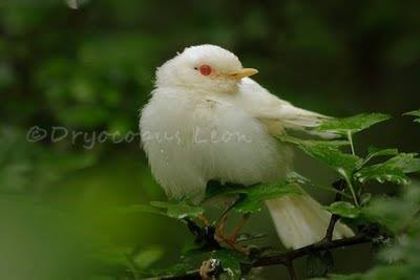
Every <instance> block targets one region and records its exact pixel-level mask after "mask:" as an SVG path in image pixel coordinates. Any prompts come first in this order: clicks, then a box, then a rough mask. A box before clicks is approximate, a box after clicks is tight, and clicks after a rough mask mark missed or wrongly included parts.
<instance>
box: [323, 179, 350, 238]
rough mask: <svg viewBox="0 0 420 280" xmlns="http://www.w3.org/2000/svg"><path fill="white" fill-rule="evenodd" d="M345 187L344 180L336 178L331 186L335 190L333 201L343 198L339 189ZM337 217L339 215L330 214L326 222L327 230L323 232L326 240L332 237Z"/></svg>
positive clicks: (338, 217)
mask: <svg viewBox="0 0 420 280" xmlns="http://www.w3.org/2000/svg"><path fill="white" fill-rule="evenodd" d="M345 187H346V181H344V180H338V181H336V182H334V183H333V188H334V189H335V190H337V193H336V194H335V198H334V202H338V201H341V199H342V198H343V196H342V194H341V191H342V190H344V189H345ZM339 219H340V216H338V215H337V214H332V215H331V219H330V223H329V224H328V228H327V232H326V233H325V240H326V241H331V240H332V239H333V235H334V228H335V224H336V223H337V222H338V220H339Z"/></svg>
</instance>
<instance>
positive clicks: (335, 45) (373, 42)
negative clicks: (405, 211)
mask: <svg viewBox="0 0 420 280" xmlns="http://www.w3.org/2000/svg"><path fill="white" fill-rule="evenodd" d="M81 2H82V3H81V4H82V5H81V7H80V9H78V10H72V9H70V8H68V7H67V6H66V4H65V2H63V1H52V0H50V1H35V0H32V1H31V0H13V1H4V0H3V1H2V2H0V98H1V99H0V101H1V102H0V108H1V110H0V219H1V220H0V221H1V230H0V248H1V250H0V278H2V279H69V278H66V277H70V279H115V277H114V276H113V275H120V274H121V273H123V272H124V271H125V269H124V267H125V266H128V264H127V258H126V256H127V254H130V252H132V251H133V248H136V250H137V251H138V252H139V253H138V254H137V256H136V262H137V265H138V266H139V267H140V268H141V269H146V268H150V267H164V266H165V265H169V264H171V263H174V262H177V257H178V256H179V255H180V252H181V250H182V248H184V247H185V246H186V245H187V244H188V243H189V242H190V240H191V236H190V235H189V233H188V231H187V230H186V229H185V227H184V226H183V225H181V224H179V223H177V222H176V221H172V220H170V219H168V218H165V217H161V216H156V215H152V214H145V213H141V212H136V211H131V210H130V209H132V208H130V206H131V205H135V204H147V203H148V202H149V201H151V200H165V196H164V194H163V192H162V191H161V190H160V188H159V187H158V186H157V184H156V183H155V182H154V180H153V178H152V176H151V174H150V170H149V168H148V166H147V161H146V159H145V156H144V153H143V152H142V150H141V148H140V146H139V138H138V136H137V137H136V138H135V139H134V140H133V139H132V141H123V142H122V143H112V141H110V140H108V141H105V143H97V144H96V145H94V147H91V146H90V145H89V141H91V140H92V137H94V136H95V135H96V136H98V135H99V132H100V131H107V132H109V133H119V135H123V136H124V135H127V133H129V132H130V131H132V132H133V133H137V130H138V129H137V123H138V115H139V109H140V108H141V107H142V106H143V105H144V104H145V102H146V101H147V99H148V98H149V92H150V91H151V89H152V88H153V79H154V71H155V68H156V67H157V66H159V65H160V64H162V63H163V62H164V61H166V60H167V59H169V58H171V57H172V56H174V55H175V53H176V52H177V51H182V50H183V48H184V47H187V46H190V45H196V44H203V43H211V44H217V45H220V46H222V47H225V48H227V49H230V50H231V51H233V52H235V53H236V54H237V55H238V56H239V57H240V59H241V60H242V62H243V64H244V65H246V66H249V67H255V68H257V69H259V70H260V73H259V74H258V75H257V76H255V79H256V80H257V81H258V82H259V83H261V84H262V85H264V86H265V87H267V88H268V89H269V90H270V91H272V92H273V93H275V94H276V95H278V96H280V97H282V98H284V99H287V100H289V101H291V102H292V103H294V104H296V105H298V106H301V107H304V108H307V109H310V110H315V111H318V112H322V113H324V114H329V115H334V116H349V115H352V114H356V113H361V112H384V113H388V114H391V115H393V116H394V117H395V118H394V119H393V120H392V121H391V122H389V124H385V125H379V126H377V127H375V128H374V129H372V130H371V131H370V132H367V133H363V134H361V135H360V136H359V135H358V136H357V137H356V139H355V141H356V150H357V152H359V153H361V154H363V153H364V152H365V149H366V147H367V146H369V145H370V144H375V145H377V146H381V147H393V146H397V147H399V148H400V149H401V150H403V151H416V150H419V141H420V135H419V133H418V131H419V130H418V129H417V130H416V128H415V126H414V124H412V123H411V120H409V119H406V118H405V117H401V113H403V112H406V111H410V110H414V109H417V108H419V107H420V16H419V10H420V6H419V4H418V1H397V0H395V1H384V0H382V1H379V0H367V1H319V2H316V3H312V2H314V1H296V0H286V1H250V0H249V1H221V0H220V1H219V0H218V1H141V0H132V1H128V0H120V1H117V0H101V1H93V0H91V1H81ZM33 126H38V127H40V128H41V129H45V130H46V132H47V136H48V137H46V138H44V139H42V140H40V141H34V139H32V140H31V139H29V140H28V139H27V136H28V131H29V129H30V128H31V127H33ZM58 126H60V127H65V128H66V129H67V131H68V132H69V134H68V135H67V136H66V137H63V138H64V139H62V140H61V141H59V142H54V141H52V139H51V137H50V136H51V133H52V132H53V130H54V129H53V127H58ZM77 131H81V132H82V133H83V134H81V136H80V135H79V136H75V134H74V133H75V132H77ZM60 132H63V130H60ZM41 134H42V131H41ZM61 135H63V134H61ZM127 142H130V143H127ZM296 166H297V167H296V168H297V169H298V171H299V172H300V173H302V174H304V175H305V176H307V177H310V178H311V179H313V180H314V181H315V182H316V183H317V184H318V185H320V186H323V187H328V184H329V183H330V182H332V181H333V180H334V179H335V175H334V174H332V173H331V172H329V171H327V169H326V168H324V167H323V166H319V164H317V163H314V162H313V161H311V160H309V159H307V158H306V157H304V156H302V155H300V154H298V156H297V163H296ZM309 191H310V192H312V193H317V194H318V198H319V199H321V200H323V201H324V202H330V201H331V200H332V197H333V195H332V194H331V193H329V192H324V191H320V190H319V189H314V190H309ZM256 220H258V221H256ZM247 229H248V230H250V231H254V232H255V231H256V232H264V231H265V232H268V233H269V238H268V239H267V240H265V241H263V243H264V244H272V245H274V246H276V247H280V243H279V242H278V240H277V239H276V237H275V234H274V229H273V227H272V225H271V222H270V219H269V218H268V215H267V213H266V212H265V211H264V212H263V213H261V214H259V216H258V218H254V219H253V222H251V223H250V224H249V225H248V227H247ZM372 262H373V259H372V255H371V254H370V253H369V251H367V250H365V249H364V248H355V249H351V250H347V251H343V252H339V253H338V258H337V260H336V263H337V265H336V269H335V272H347V271H359V270H361V271H363V270H364V269H367V268H368V267H369V266H370V264H371V263H372ZM304 263H305V261H304V260H302V261H301V263H300V264H299V265H300V267H303V266H304ZM279 271H280V272H281V273H284V271H283V268H281V267H279V268H272V269H268V270H265V271H262V272H259V273H260V274H259V275H260V276H261V277H264V278H266V279H278V278H277V277H278V276H274V275H278V274H276V273H278V272H279ZM300 274H301V275H304V270H303V269H302V270H300ZM99 275H101V276H99ZM71 277H73V278H71ZM78 277H79V278H78ZM100 277H102V278H100Z"/></svg>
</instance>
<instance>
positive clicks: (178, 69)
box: [140, 45, 353, 249]
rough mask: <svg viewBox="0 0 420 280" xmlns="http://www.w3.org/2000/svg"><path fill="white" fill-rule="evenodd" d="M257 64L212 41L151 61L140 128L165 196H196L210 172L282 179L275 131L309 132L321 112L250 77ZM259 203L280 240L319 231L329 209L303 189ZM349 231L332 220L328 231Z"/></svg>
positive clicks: (284, 166)
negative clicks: (157, 63) (156, 63)
mask: <svg viewBox="0 0 420 280" xmlns="http://www.w3.org/2000/svg"><path fill="white" fill-rule="evenodd" d="M257 72H258V71H257V70H256V69H253V68H244V67H243V66H242V64H241V62H240V61H239V59H238V57H237V56H236V55H234V54H233V53H231V52H230V51H228V50H225V49H223V48H221V47H218V46H214V45H200V46H193V47H189V48H186V49H185V50H184V51H183V52H182V53H179V54H178V55H177V56H175V57H174V58H173V59H170V60H168V61H167V62H165V63H164V64H163V65H162V66H161V67H159V68H158V70H157V72H156V84H155V89H154V90H153V92H152V97H151V99H150V101H149V102H148V104H147V105H146V106H145V107H144V108H143V110H142V113H141V119H140V130H141V134H142V144H143V147H144V150H145V152H146V154H147V157H148V160H149V163H150V166H151V169H152V173H153V175H154V177H155V178H156V180H157V181H158V182H159V184H160V185H161V186H162V187H163V188H164V189H165V191H166V193H167V194H168V195H169V196H170V197H175V198H180V197H188V198H190V199H191V200H193V201H195V202H199V201H201V200H202V199H203V198H204V194H205V189H206V185H207V182H209V181H210V180H218V181H220V182H229V183H235V184H242V185H245V186H250V185H254V184H257V183H270V182H276V181H279V180H282V179H284V178H285V176H286V174H287V173H288V171H289V170H290V168H291V161H292V151H291V150H290V148H289V147H288V146H287V145H285V144H281V143H279V141H277V140H276V139H275V136H278V135H281V134H283V133H284V132H285V130H288V129H295V130H302V131H308V132H310V130H311V129H313V128H314V127H316V126H318V125H319V124H320V123H321V121H322V120H324V119H325V118H327V117H325V116H323V115H321V114H318V113H314V112H310V111H307V110H304V109H300V108H298V107H295V106H293V105H292V104H291V103H289V102H287V101H284V100H281V99H280V98H278V97H276V96H274V95H272V94H271V93H270V92H268V91H267V90H266V89H265V88H263V87H262V86H261V85H259V84H258V83H257V82H255V81H254V80H252V79H251V78H249V77H250V76H252V75H254V74H256V73H257ZM266 205H267V206H268V208H269V210H270V213H271V216H272V218H273V221H274V224H275V227H276V229H277V232H278V235H279V238H280V240H281V241H282V242H283V244H284V245H285V246H286V247H288V248H294V249H296V248H300V247H304V246H306V245H309V244H312V243H314V242H318V241H320V240H321V239H322V238H323V237H324V236H325V233H326V230H327V227H328V224H329V221H330V217H331V214H330V213H328V212H327V211H325V210H324V209H323V208H322V206H321V205H320V204H319V203H318V202H317V201H315V200H314V199H313V198H311V197H310V196H309V195H308V194H306V193H304V194H303V195H290V196H282V197H280V198H276V199H271V200H268V201H266ZM352 235H353V232H352V230H351V229H350V228H348V227H347V226H346V225H344V224H341V223H337V225H336V227H335V230H334V234H333V237H334V238H342V237H349V236H352Z"/></svg>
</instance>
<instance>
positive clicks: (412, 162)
mask: <svg viewBox="0 0 420 280" xmlns="http://www.w3.org/2000/svg"><path fill="white" fill-rule="evenodd" d="M416 156H417V154H416V153H401V154H398V155H396V156H394V157H392V158H390V159H389V160H387V161H385V162H383V163H379V164H374V165H371V166H367V167H364V168H362V169H361V170H359V171H358V172H357V173H356V174H355V175H354V177H355V178H356V179H357V180H358V181H359V182H361V183H364V182H366V181H369V180H376V181H378V182H380V183H384V182H392V183H396V184H407V183H408V177H407V176H406V175H405V174H407V173H413V172H418V171H420V158H417V157H416Z"/></svg>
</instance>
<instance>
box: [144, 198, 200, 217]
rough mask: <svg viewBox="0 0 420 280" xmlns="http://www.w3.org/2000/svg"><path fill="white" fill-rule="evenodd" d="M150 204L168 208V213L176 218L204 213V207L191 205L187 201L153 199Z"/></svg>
mask: <svg viewBox="0 0 420 280" xmlns="http://www.w3.org/2000/svg"><path fill="white" fill-rule="evenodd" d="M150 204H151V205H152V206H154V207H157V208H163V209H166V215H167V216H168V217H170V218H175V219H184V218H196V217H198V216H199V215H201V214H203V213H204V209H203V208H202V207H199V206H193V205H190V204H188V203H187V202H185V201H180V202H178V203H171V202H163V201H152V202H151V203H150Z"/></svg>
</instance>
